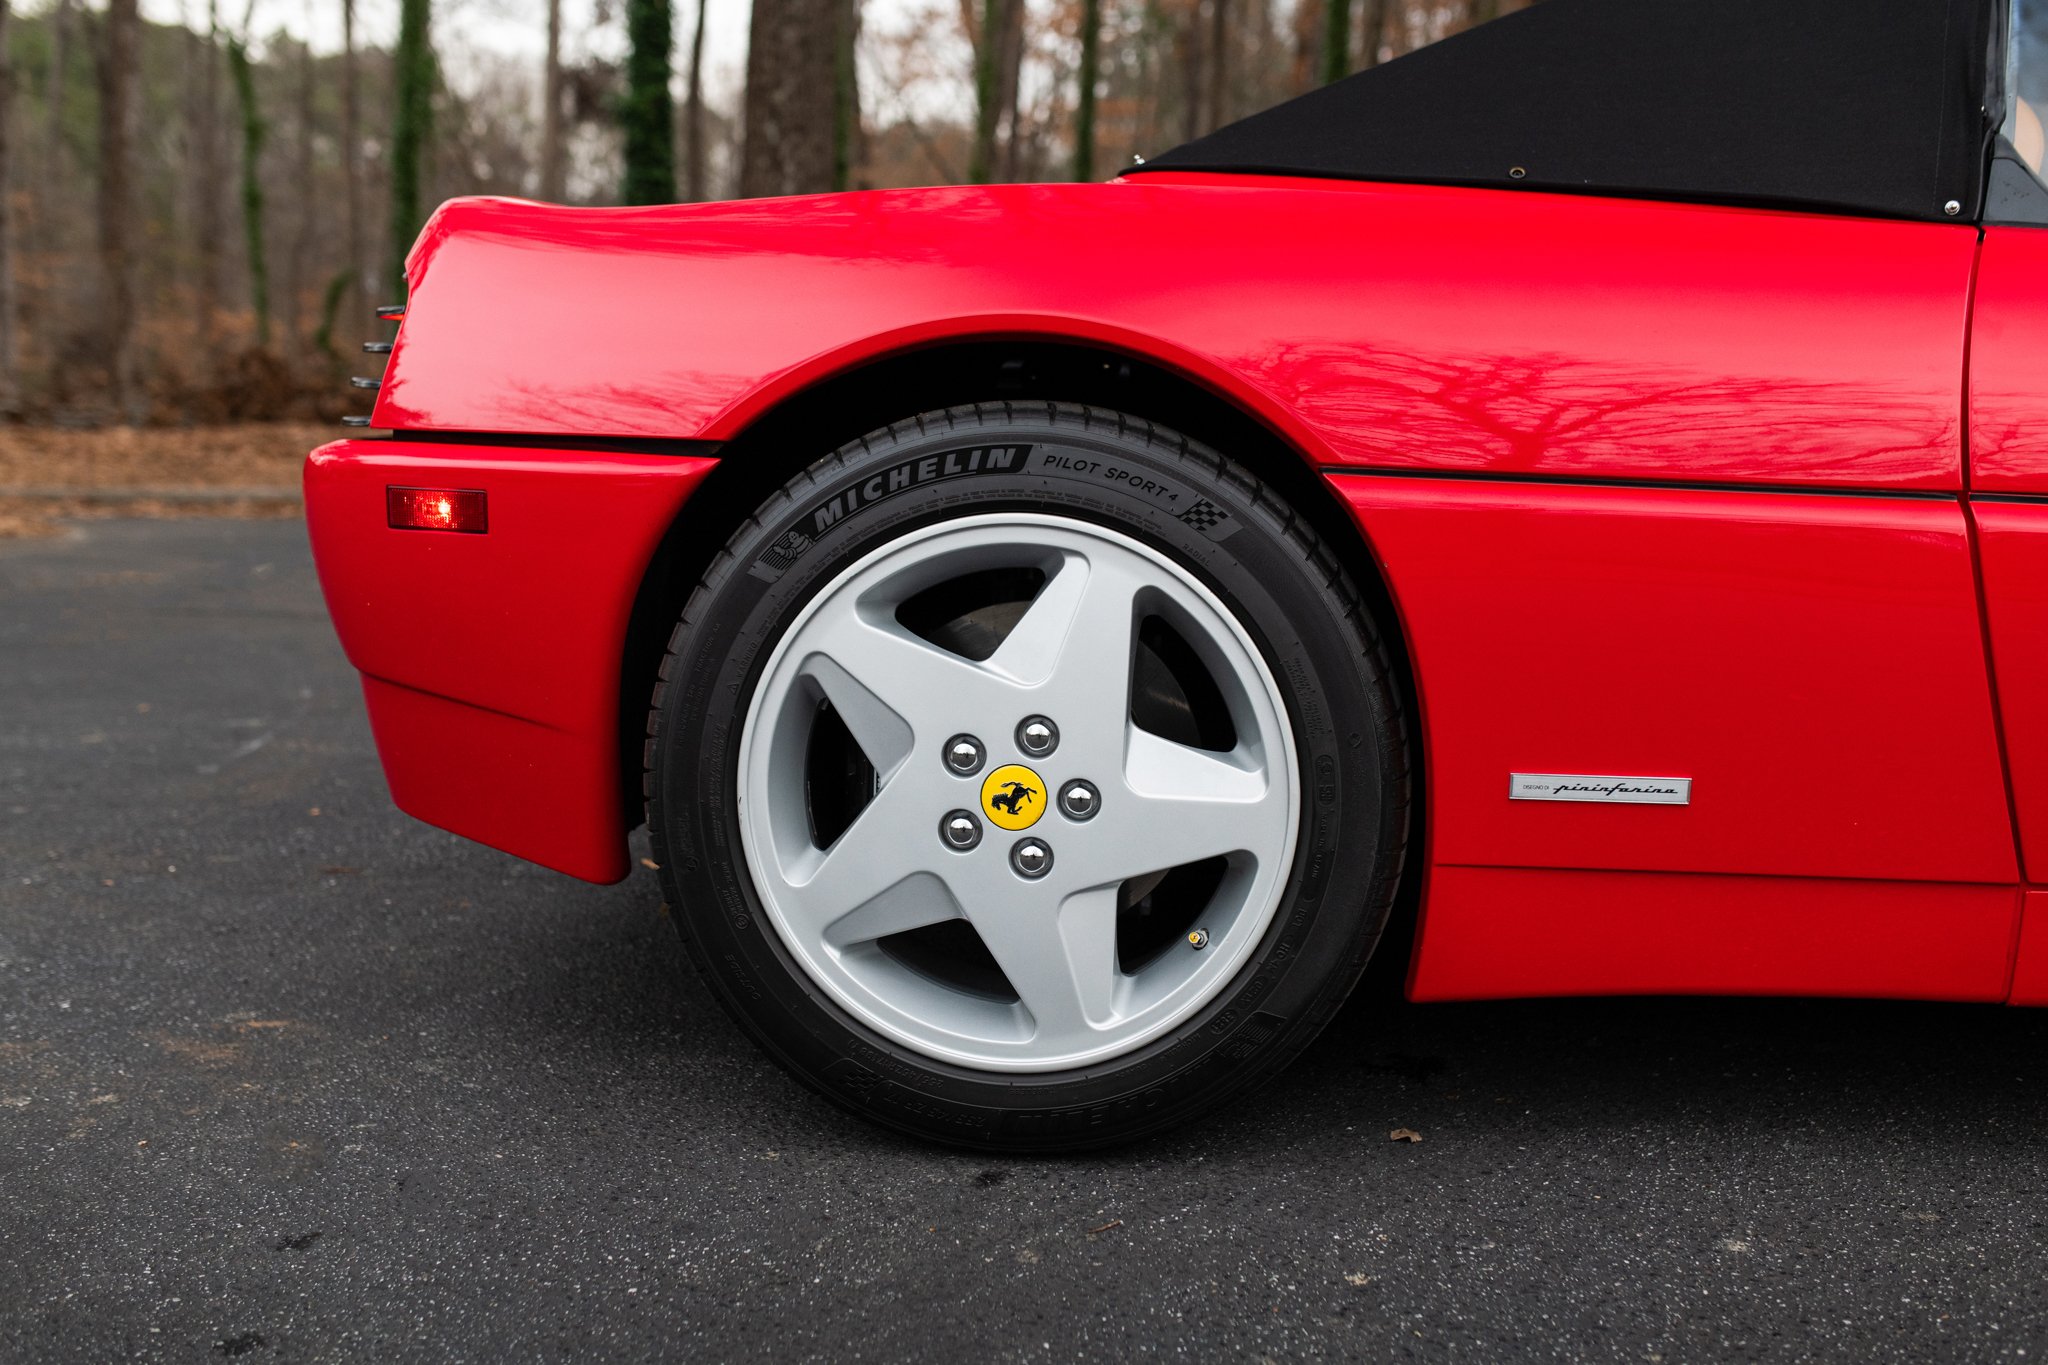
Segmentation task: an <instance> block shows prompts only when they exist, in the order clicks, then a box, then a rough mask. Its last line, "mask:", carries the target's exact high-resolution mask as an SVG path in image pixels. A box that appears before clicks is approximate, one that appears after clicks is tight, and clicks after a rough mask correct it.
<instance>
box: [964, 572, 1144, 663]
mask: <svg viewBox="0 0 2048 1365" xmlns="http://www.w3.org/2000/svg"><path fill="white" fill-rule="evenodd" d="M1127 561H1128V556H1127V555H1126V554H1125V553H1124V552H1122V551H1117V550H1113V549H1105V550H1103V551H1101V552H1099V553H1091V554H1087V555H1082V554H1079V553H1072V552H1070V553H1068V554H1066V555H1065V556H1064V557H1063V558H1062V559H1061V562H1060V567H1059V568H1058V570H1056V571H1055V572H1054V574H1053V576H1052V577H1051V578H1049V579H1047V580H1046V583H1045V586H1044V587H1043V588H1041V589H1039V593H1038V596H1037V597H1036V598H1035V599H1033V601H1032V603H1031V605H1030V607H1029V608H1027V609H1026V610H1025V612H1024V615H1023V618H1022V619H1020V620H1019V621H1018V622H1017V624H1016V626H1015V627H1013V628H1012V629H1011V631H1010V633H1009V635H1008V636H1007V637H1005V639H1004V640H1003V643H1002V646H1001V647H1000V648H999V649H997V650H996V652H995V653H994V654H993V655H992V656H990V658H989V660H988V664H987V667H988V669H989V670H990V671H991V672H994V673H997V674H1000V675H1001V676H1003V677H1005V678H1007V679H1009V680H1011V681H1013V682H1016V683H1020V684H1022V685H1024V686H1027V687H1036V686H1038V685H1040V684H1042V683H1045V682H1047V681H1048V680H1050V679H1052V678H1053V677H1054V676H1055V675H1056V674H1057V675H1058V676H1059V677H1060V678H1061V679H1063V680H1066V679H1072V680H1074V681H1075V682H1076V683H1078V684H1082V685H1085V686H1086V687H1087V689H1088V690H1089V691H1090V692H1092V693H1093V694H1094V695H1096V696H1098V697H1109V696H1114V697H1117V698H1120V699H1121V698H1124V697H1128V696H1129V695H1130V690H1131V682H1130V669H1131V649H1132V645H1133V641H1134V635H1135V627H1136V621H1135V619H1134V617H1135V612H1136V604H1137V596H1138V592H1139V590H1140V589H1142V588H1143V587H1144V586H1145V584H1146V582H1147V579H1146V578H1145V577H1144V576H1143V575H1142V574H1141V573H1139V572H1138V571H1137V568H1136V566H1134V565H1133V564H1132V563H1130V562H1127Z"/></svg>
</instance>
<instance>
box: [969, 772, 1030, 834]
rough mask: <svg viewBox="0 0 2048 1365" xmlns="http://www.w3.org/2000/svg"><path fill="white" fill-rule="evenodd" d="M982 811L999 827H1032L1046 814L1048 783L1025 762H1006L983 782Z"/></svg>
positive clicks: (991, 822) (990, 821)
mask: <svg viewBox="0 0 2048 1365" xmlns="http://www.w3.org/2000/svg"><path fill="white" fill-rule="evenodd" d="M981 813H982V814H983V815H986V816H987V817H988V819H989V823H990V824H992V825H994V826H995V827H996V828H997V829H1030V828H1031V827H1032V826H1033V825H1035V824H1037V823H1038V817H1039V816H1041V815H1043V814H1045V782H1044V780H1043V779H1042V778H1040V777H1039V775H1038V774H1037V773H1035V772H1032V771H1031V769H1029V768H1027V767H1025V766H1024V765H1023V764H1022V763H1006V764H1004V765H1003V766H1002V767H1000V768H997V769H996V770H995V771H994V772H992V773H990V774H989V775H988V776H987V777H985V778H983V779H982V782H981Z"/></svg>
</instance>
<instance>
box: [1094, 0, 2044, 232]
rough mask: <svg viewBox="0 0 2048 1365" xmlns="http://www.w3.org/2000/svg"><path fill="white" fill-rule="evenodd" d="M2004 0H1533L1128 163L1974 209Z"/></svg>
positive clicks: (1840, 207)
mask: <svg viewBox="0 0 2048 1365" xmlns="http://www.w3.org/2000/svg"><path fill="white" fill-rule="evenodd" d="M2004 9H2005V5H2004V0H1543V2H1542V3H1540V4H1537V5H1535V6H1534V7H1532V8H1530V9H1526V10H1520V11H1517V12H1516V13H1514V14H1510V15H1507V16H1506V17H1504V18H1501V19H1497V20H1495V21H1493V22H1492V23H1488V24H1483V25H1481V26H1479V27H1478V28H1475V29H1472V30H1470V31H1468V32H1465V33H1461V34H1458V35H1456V36H1454V37H1451V38H1448V39H1446V40H1444V41H1443V42H1440V43H1436V44H1434V45H1432V46H1429V47H1425V48H1422V49H1421V50H1419V51H1416V52H1413V53H1410V54H1409V55H1407V56H1404V57H1401V58H1399V59H1397V60H1395V61H1392V62H1388V63H1387V64H1386V65H1384V66H1379V67H1375V68H1372V69H1370V70H1367V71H1362V72H1359V73H1358V74H1357V75H1354V76H1350V77H1348V78H1346V79H1344V80H1341V81H1338V82H1336V83H1335V84H1332V85H1327V86H1324V87H1323V88H1322V89H1320V90H1315V91H1312V92H1310V93H1309V94H1306V95H1303V96H1301V97H1300V98H1298V99H1293V100H1290V101H1288V102H1287V103H1285V104H1282V105H1278V106H1276V107H1274V108H1272V109H1268V110H1266V111H1265V112H1264V113H1260V114H1254V115H1252V116H1251V117H1250V118H1246V119H1240V120H1239V121H1238V122H1236V123H1232V124H1228V125H1226V126H1225V127H1222V128H1219V129H1217V130H1216V131H1215V132H1213V133H1210V134H1209V135H1208V136H1206V137H1201V138H1197V139H1195V140H1194V141H1193V142H1190V143H1187V144H1185V145H1184V146H1180V147H1176V148H1175V149H1173V150H1172V151H1170V152H1168V153H1166V154H1165V155H1163V156H1161V157H1158V158H1157V159H1155V160H1153V161H1151V162H1149V163H1146V164H1145V165H1143V166H1142V167H1135V168H1133V170H1134V171H1238V172H1251V173H1260V174H1277V175H1304V176H1328V177H1338V178H1344V179H1359V180H1392V181H1417V182H1425V183H1441V184H1461V185H1494V186H1502V187H1518V188H1527V189H1543V190H1572V191H1580V192H1585V193H1601V194H1617V195H1632V196H1640V197H1648V198H1658V199H1683V200H1701V201H1707V202H1731V203H1745V204H1764V205H1779V206H1784V207H1788V208H1804V209H1823V210H1829V211H1834V212H1847V213H1860V214H1872V215H1881V216H1887V217H1899V218H1930V219H1944V218H1955V217H1971V218H1974V217H1975V216H1976V215H1977V211H1978V205H1979V202H1980V196H1981V194H1982V190H1983V182H1984V177H1985V167H1986V165H1987V161H1988V153H1989V146H1990V138H1991V133H1992V128H1993V124H1994V122H1995V120H1994V118H1993V116H1992V113H1991V105H1992V103H1993V102H1994V100H1995V98H1996V95H1995V91H1994V90H1993V89H1992V79H1991V77H1992V74H1993V73H1992V70H1991V66H1992V62H1993V48H1994V45H1995V44H1996V43H1998V42H1999V41H2000V40H2001V38H2002V25H2003V22H2004V20H2003V15H2004ZM1951 205H1953V206H1954V207H1951Z"/></svg>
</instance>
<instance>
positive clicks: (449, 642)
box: [305, 441, 712, 882]
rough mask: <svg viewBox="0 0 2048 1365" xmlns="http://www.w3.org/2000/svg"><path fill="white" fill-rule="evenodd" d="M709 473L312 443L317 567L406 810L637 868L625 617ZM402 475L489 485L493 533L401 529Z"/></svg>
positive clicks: (474, 831)
mask: <svg viewBox="0 0 2048 1365" xmlns="http://www.w3.org/2000/svg"><path fill="white" fill-rule="evenodd" d="M711 468H712V461H710V460H702V459H689V458H671V457H661V456H651V455H616V454H605V453H600V452H588V451H582V452H579V451H577V450H575V449H573V448H568V449H563V450H559V451H553V450H550V451H529V450H511V449H485V448H479V447H476V446H459V445H438V444H415V443H411V442H407V443H403V444H400V443H396V442H391V441H338V442H336V443H334V444H332V445H327V446H322V447H321V448H320V449H319V450H316V451H314V452H313V454H312V456H311V458H310V459H308V460H307V462H306V480H305V482H306V519H307V529H308V531H309V532H310V533H311V535H312V539H313V556H314V562H315V564H316V566H317V567H318V569H319V572H320V585H321V588H322V590H323V591H324V592H325V593H326V596H327V604H328V610H329V611H330V612H331V613H332V615H333V617H334V627H335V630H336V632H337V633H338V634H339V635H340V637H341V641H342V645H343V647H344V648H345V649H346V650H347V651H348V657H349V662H351V663H353V664H354V665H355V666H356V668H357V669H358V670H359V671H360V672H361V673H362V675H363V685H364V694H365V696H366V698H367V700H368V703H369V709H370V724H371V728H372V729H373V730H374V732H375V734H376V737H377V752H378V756H379V757H380V758H381V759H382V760H383V763H384V771H385V774H386V776H387V778H388V779H389V781H390V783H391V795H392V798H393V799H394V800H395V801H397V803H398V805H399V807H400V808H401V809H403V810H405V811H406V812H407V813H409V814H411V815H414V816H417V817H418V818H420V819H422V820H425V821H427V822H428V823H429V824H434V825H439V826H441V827H442V828H443V829H448V830H453V831H454V832H455V833H457V834H462V835H466V836H468V837H469V838H472V839H475V840H477V841H478V842H480V843H486V844H490V845H491V846H492V847H494V848H501V849H504V850H506V851H508V852H511V853H516V854H518V855H519V856H520V857H522V858H528V859H531V860H532V861H534V862H537V863H541V864H543V865H545V866H548V867H552V868H555V869H557V870H559V871H562V872H567V873H569V874H571V875H573V876H577V877H583V878H586V879H588V880H591V881H601V882H610V881H617V880H618V879H619V878H621V877H623V876H625V875H626V843H625V831H626V829H627V827H628V825H629V823H630V822H629V821H628V820H627V818H626V813H625V807H624V802H623V800H622V797H621V775H620V772H619V757H618V747H619V745H618V738H619V729H618V725H619V670H620V665H621V660H622V657H623V652H624V645H623V641H624V639H625V634H626V622H627V618H628V616H629V615H630V613H631V611H632V607H633V598H634V595H635V594H636V593H637V592H638V590H639V587H640V581H641V579H642V577H643V576H644V575H645V574H646V571H647V565H648V561H649V560H650V559H651V558H652V557H653V554H654V550H655V546H656V544H657V543H658V542H659V541H660V539H661V537H662V535H663V533H664V532H666V531H667V530H668V527H669V524H670V523H671V522H673V521H674V520H675V518H676V514H677V513H678V512H679V511H680V510H681V509H682V505H683V500H684V499H685V498H687V497H688V496H689V495H690V492H691V490H692V489H694V488H695V487H696V486H697V484H698V483H699V482H701V481H702V479H703V478H704V476H705V475H706V474H707V473H709V472H710V471H711ZM391 485H400V486H426V487H438V488H463V489H481V490H483V491H484V493H485V495H486V497H487V499H488V506H489V510H490V530H489V531H488V532H487V533H486V534H483V535H464V534H456V533H451V532H442V531H413V530H394V529H392V528H391V527H389V526H387V525H386V524H385V521H386V516H385V503H384V490H385V488H386V487H387V486H391Z"/></svg>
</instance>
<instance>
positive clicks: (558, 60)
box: [540, 0, 702, 204]
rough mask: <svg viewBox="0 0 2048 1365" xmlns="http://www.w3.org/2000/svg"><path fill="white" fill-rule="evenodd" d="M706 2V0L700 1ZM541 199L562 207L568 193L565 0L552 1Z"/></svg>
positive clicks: (544, 94)
mask: <svg viewBox="0 0 2048 1365" xmlns="http://www.w3.org/2000/svg"><path fill="white" fill-rule="evenodd" d="M699 3H702V0H699ZM540 88H541V95H540V98H541V110H540V197H541V198H543V199H545V200H547V201H548V202H549V203H551V204H559V203H561V202H562V198H563V195H564V192H565V184H564V177H565V171H564V165H563V160H564V149H563V147H562V0H548V56H547V66H546V68H545V69H544V70H543V72H542V75H541V87H540Z"/></svg>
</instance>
